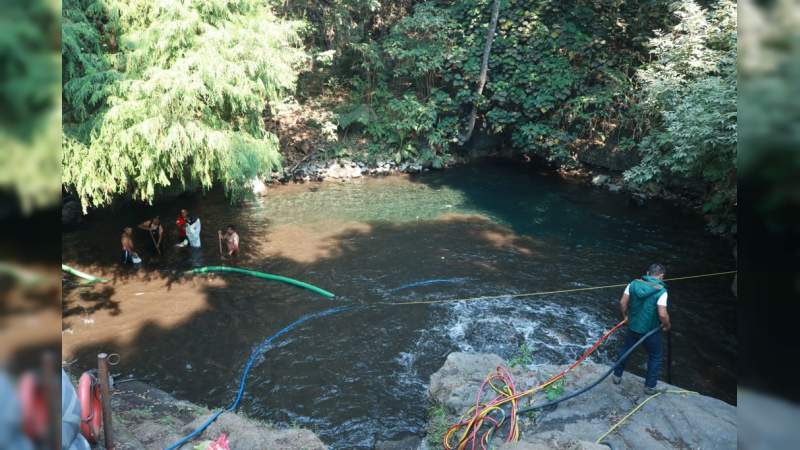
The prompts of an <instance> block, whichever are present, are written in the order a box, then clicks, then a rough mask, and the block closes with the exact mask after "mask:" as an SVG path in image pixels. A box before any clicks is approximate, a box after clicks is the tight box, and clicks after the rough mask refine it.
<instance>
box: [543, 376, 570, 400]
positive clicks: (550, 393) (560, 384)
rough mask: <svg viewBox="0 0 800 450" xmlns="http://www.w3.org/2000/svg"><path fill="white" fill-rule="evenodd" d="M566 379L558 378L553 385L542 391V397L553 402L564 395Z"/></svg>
mask: <svg viewBox="0 0 800 450" xmlns="http://www.w3.org/2000/svg"><path fill="white" fill-rule="evenodd" d="M566 384H567V383H566V378H564V377H562V378H559V379H558V380H557V381H556V382H555V383H553V384H551V385H549V386H547V387H546V388H545V389H544V395H545V396H546V397H547V400H548V401H551V402H552V401H553V400H555V399H557V398H559V397H561V396H562V395H564V386H565V385H566Z"/></svg>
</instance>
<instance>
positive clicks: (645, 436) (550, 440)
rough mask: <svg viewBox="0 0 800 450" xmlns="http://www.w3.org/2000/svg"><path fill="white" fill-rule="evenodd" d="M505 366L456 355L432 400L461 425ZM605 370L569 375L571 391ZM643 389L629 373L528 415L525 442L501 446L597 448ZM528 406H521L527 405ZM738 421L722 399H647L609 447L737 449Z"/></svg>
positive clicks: (532, 379)
mask: <svg viewBox="0 0 800 450" xmlns="http://www.w3.org/2000/svg"><path fill="white" fill-rule="evenodd" d="M501 364H503V361H502V359H500V357H499V356H497V355H494V354H467V353H451V354H450V355H448V357H447V359H446V361H445V363H444V365H443V366H442V368H441V369H439V370H438V371H437V372H436V373H434V374H433V375H431V381H430V388H429V390H430V395H431V397H432V399H433V400H434V401H436V402H437V403H439V404H440V405H441V406H443V407H444V409H445V411H447V412H448V413H450V414H451V415H452V417H453V419H454V420H455V418H456V417H457V416H460V415H461V414H462V413H463V412H464V411H466V410H467V409H468V408H469V407H470V406H472V405H473V404H474V401H475V395H476V393H477V390H478V387H479V386H480V384H481V383H482V382H483V380H484V379H485V378H486V376H487V374H489V373H490V372H491V371H493V370H494V369H495V367H496V366H498V365H501ZM566 367H567V366H556V365H541V366H538V367H537V368H536V370H535V371H533V372H527V371H524V370H521V369H514V370H512V371H511V373H512V376H513V377H514V381H515V384H516V385H517V387H518V389H524V387H527V386H534V385H536V384H539V383H541V382H542V381H544V380H545V379H547V378H549V377H550V376H552V374H555V373H558V372H560V371H561V370H563V369H564V368H566ZM607 370H608V367H607V366H605V365H600V364H594V363H591V362H585V363H584V364H582V365H581V366H580V367H579V368H577V369H576V370H574V371H572V372H570V374H569V375H568V376H567V383H566V387H565V392H566V393H569V392H572V391H575V390H577V389H579V388H581V387H583V386H586V385H588V384H590V383H592V382H593V381H595V380H596V379H598V378H600V376H602V375H603V374H604V373H605V372H606V371H607ZM643 383H644V381H643V379H642V378H641V377H639V376H636V375H633V374H631V373H627V372H626V373H625V375H624V376H623V379H622V383H621V384H620V385H614V384H613V383H611V380H610V379H606V380H604V381H603V382H601V383H600V384H599V385H597V386H596V387H595V388H593V389H591V390H589V391H588V392H586V393H584V394H582V395H580V396H578V397H575V398H573V399H570V400H567V401H565V402H563V403H561V404H559V405H557V406H556V407H555V409H554V410H547V411H540V412H539V413H538V415H536V417H535V423H534V421H533V420H530V419H528V417H530V416H527V417H526V418H525V420H524V421H521V425H520V428H521V430H522V436H521V442H520V443H518V444H516V446H507V447H500V448H504V449H506V450H511V449H517V450H523V449H525V450H527V449H540V448H541V449H545V448H569V449H587V450H588V449H595V448H598V447H596V446H594V444H591V443H592V442H594V441H595V440H596V439H597V438H598V437H599V436H601V435H602V434H603V433H605V432H606V431H607V430H608V429H609V428H611V426H612V425H614V424H615V423H616V422H617V421H618V420H619V419H620V418H621V417H623V416H624V415H625V414H627V413H628V412H629V411H630V410H632V409H633V408H634V407H635V406H636V405H638V404H639V403H640V402H641V401H643V400H645V399H646V398H647V397H648V396H646V395H644V392H643V385H644V384H643ZM657 388H658V389H664V390H666V389H671V390H679V388H677V387H675V386H670V385H668V384H666V383H659V385H658V386H657ZM540 397H541V396H540ZM528 401H529V400H528V399H524V400H522V401H521V405H522V407H525V406H527V405H528ZM539 401H541V399H540V400H539ZM736 417H737V412H736V408H735V407H734V406H731V405H729V404H727V403H725V402H723V401H721V400H717V399H714V398H711V397H706V396H703V395H699V394H677V393H664V394H662V395H660V396H659V397H656V398H653V399H652V400H651V401H649V402H648V403H647V405H646V406H645V407H643V408H641V409H640V410H639V411H637V412H636V413H635V414H634V415H633V416H631V417H630V418H629V419H628V420H627V421H626V422H625V423H624V424H623V425H622V426H621V427H619V428H618V429H617V430H616V431H614V432H613V433H612V434H610V435H609V436H608V437H607V438H606V441H608V442H610V443H611V444H613V445H614V448H616V449H641V448H646V449H673V448H681V449H683V448H702V449H723V448H725V449H727V448H736V439H737V420H736ZM503 437H504V436H497V437H496V438H495V441H494V442H495V443H496V445H498V446H499V445H500V444H501V440H502V438H503ZM601 448H603V447H601Z"/></svg>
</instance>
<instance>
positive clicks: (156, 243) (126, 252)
mask: <svg viewBox="0 0 800 450" xmlns="http://www.w3.org/2000/svg"><path fill="white" fill-rule="evenodd" d="M175 227H176V228H177V230H178V243H177V244H175V246H176V247H187V246H188V247H189V248H191V249H200V230H201V228H202V225H201V222H200V218H199V217H197V216H193V215H190V214H189V210H187V209H181V211H180V213H178V217H177V218H176V219H175ZM138 228H139V229H141V230H144V231H147V233H148V235H149V236H150V240H151V241H152V244H153V251H154V252H155V254H156V255H159V256H160V255H161V254H162V249H163V245H162V244H163V243H164V225H163V224H162V223H161V218H160V217H159V216H156V217H153V218H152V219H150V220H145V221H144V222H142V223H140V224H139V226H138ZM217 235H218V237H219V242H220V256H222V257H223V258H226V257H232V256H235V255H237V254H238V253H239V234H238V233H237V232H236V228H234V226H233V225H228V227H227V228H226V229H225V232H224V233H223V231H222V230H218V231H217ZM223 241H224V242H225V251H223V248H222V242H223ZM121 244H122V258H121V259H122V263H123V264H139V263H141V262H142V258H141V257H140V256H139V254H138V253H137V252H136V249H135V246H134V244H133V228H132V227H125V228H124V229H123V230H122V237H121Z"/></svg>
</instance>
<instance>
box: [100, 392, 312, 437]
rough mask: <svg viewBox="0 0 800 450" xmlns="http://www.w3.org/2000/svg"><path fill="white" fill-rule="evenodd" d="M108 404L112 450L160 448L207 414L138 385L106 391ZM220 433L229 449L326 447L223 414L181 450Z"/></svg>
mask: <svg viewBox="0 0 800 450" xmlns="http://www.w3.org/2000/svg"><path fill="white" fill-rule="evenodd" d="M111 405H112V410H113V414H114V417H113V425H114V433H115V442H116V444H117V445H116V448H117V450H162V449H164V448H165V447H166V446H168V445H170V444H172V443H174V442H176V441H178V440H179V439H181V438H182V437H183V436H186V435H187V434H189V433H190V432H192V431H193V430H194V429H195V428H197V426H199V425H200V424H202V423H203V422H205V421H206V420H207V419H208V417H209V416H210V415H211V414H212V413H213V411H211V410H209V409H207V408H205V407H202V406H199V405H196V404H193V403H190V402H187V401H183V400H178V399H176V398H174V397H172V396H171V395H169V394H168V393H166V392H164V391H162V390H160V389H157V388H155V387H153V386H150V385H148V384H145V383H142V382H139V381H129V382H123V383H118V384H117V386H116V387H115V389H114V391H113V392H112V396H111ZM223 434H224V435H226V437H227V442H228V445H229V447H230V448H231V449H235V450H262V449H273V450H324V449H327V448H328V447H327V446H326V445H325V444H323V443H322V441H321V440H320V439H319V438H318V437H317V436H316V435H315V434H314V433H313V432H311V431H309V430H305V429H301V428H278V427H276V426H273V425H271V424H267V423H264V422H261V421H258V420H254V419H251V418H248V417H245V416H243V415H242V414H234V413H227V412H226V413H224V414H222V415H221V416H220V417H219V418H218V419H217V421H216V422H214V423H213V424H212V425H211V426H210V427H208V429H207V430H206V431H205V432H204V433H203V434H202V435H200V436H198V437H197V438H196V439H194V440H192V442H191V443H190V444H187V445H186V446H184V447H183V448H186V449H189V448H195V447H194V446H196V445H198V444H202V443H203V442H207V441H214V440H217V439H218V438H219V437H220V436H222V435H223ZM200 448H203V447H200Z"/></svg>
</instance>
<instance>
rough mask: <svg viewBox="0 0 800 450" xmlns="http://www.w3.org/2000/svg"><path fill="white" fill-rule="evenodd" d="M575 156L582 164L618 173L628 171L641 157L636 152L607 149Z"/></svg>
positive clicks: (603, 148) (582, 152)
mask: <svg viewBox="0 0 800 450" xmlns="http://www.w3.org/2000/svg"><path fill="white" fill-rule="evenodd" d="M576 156H577V158H578V161H580V162H582V163H584V164H588V165H590V166H594V167H602V168H605V169H608V170H614V171H619V172H622V171H625V170H628V169H630V168H631V167H633V166H635V165H636V164H638V163H639V161H640V160H641V155H640V154H639V152H637V151H633V150H621V149H619V148H608V147H601V148H593V149H591V150H590V151H581V152H578V153H577V155H576Z"/></svg>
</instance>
